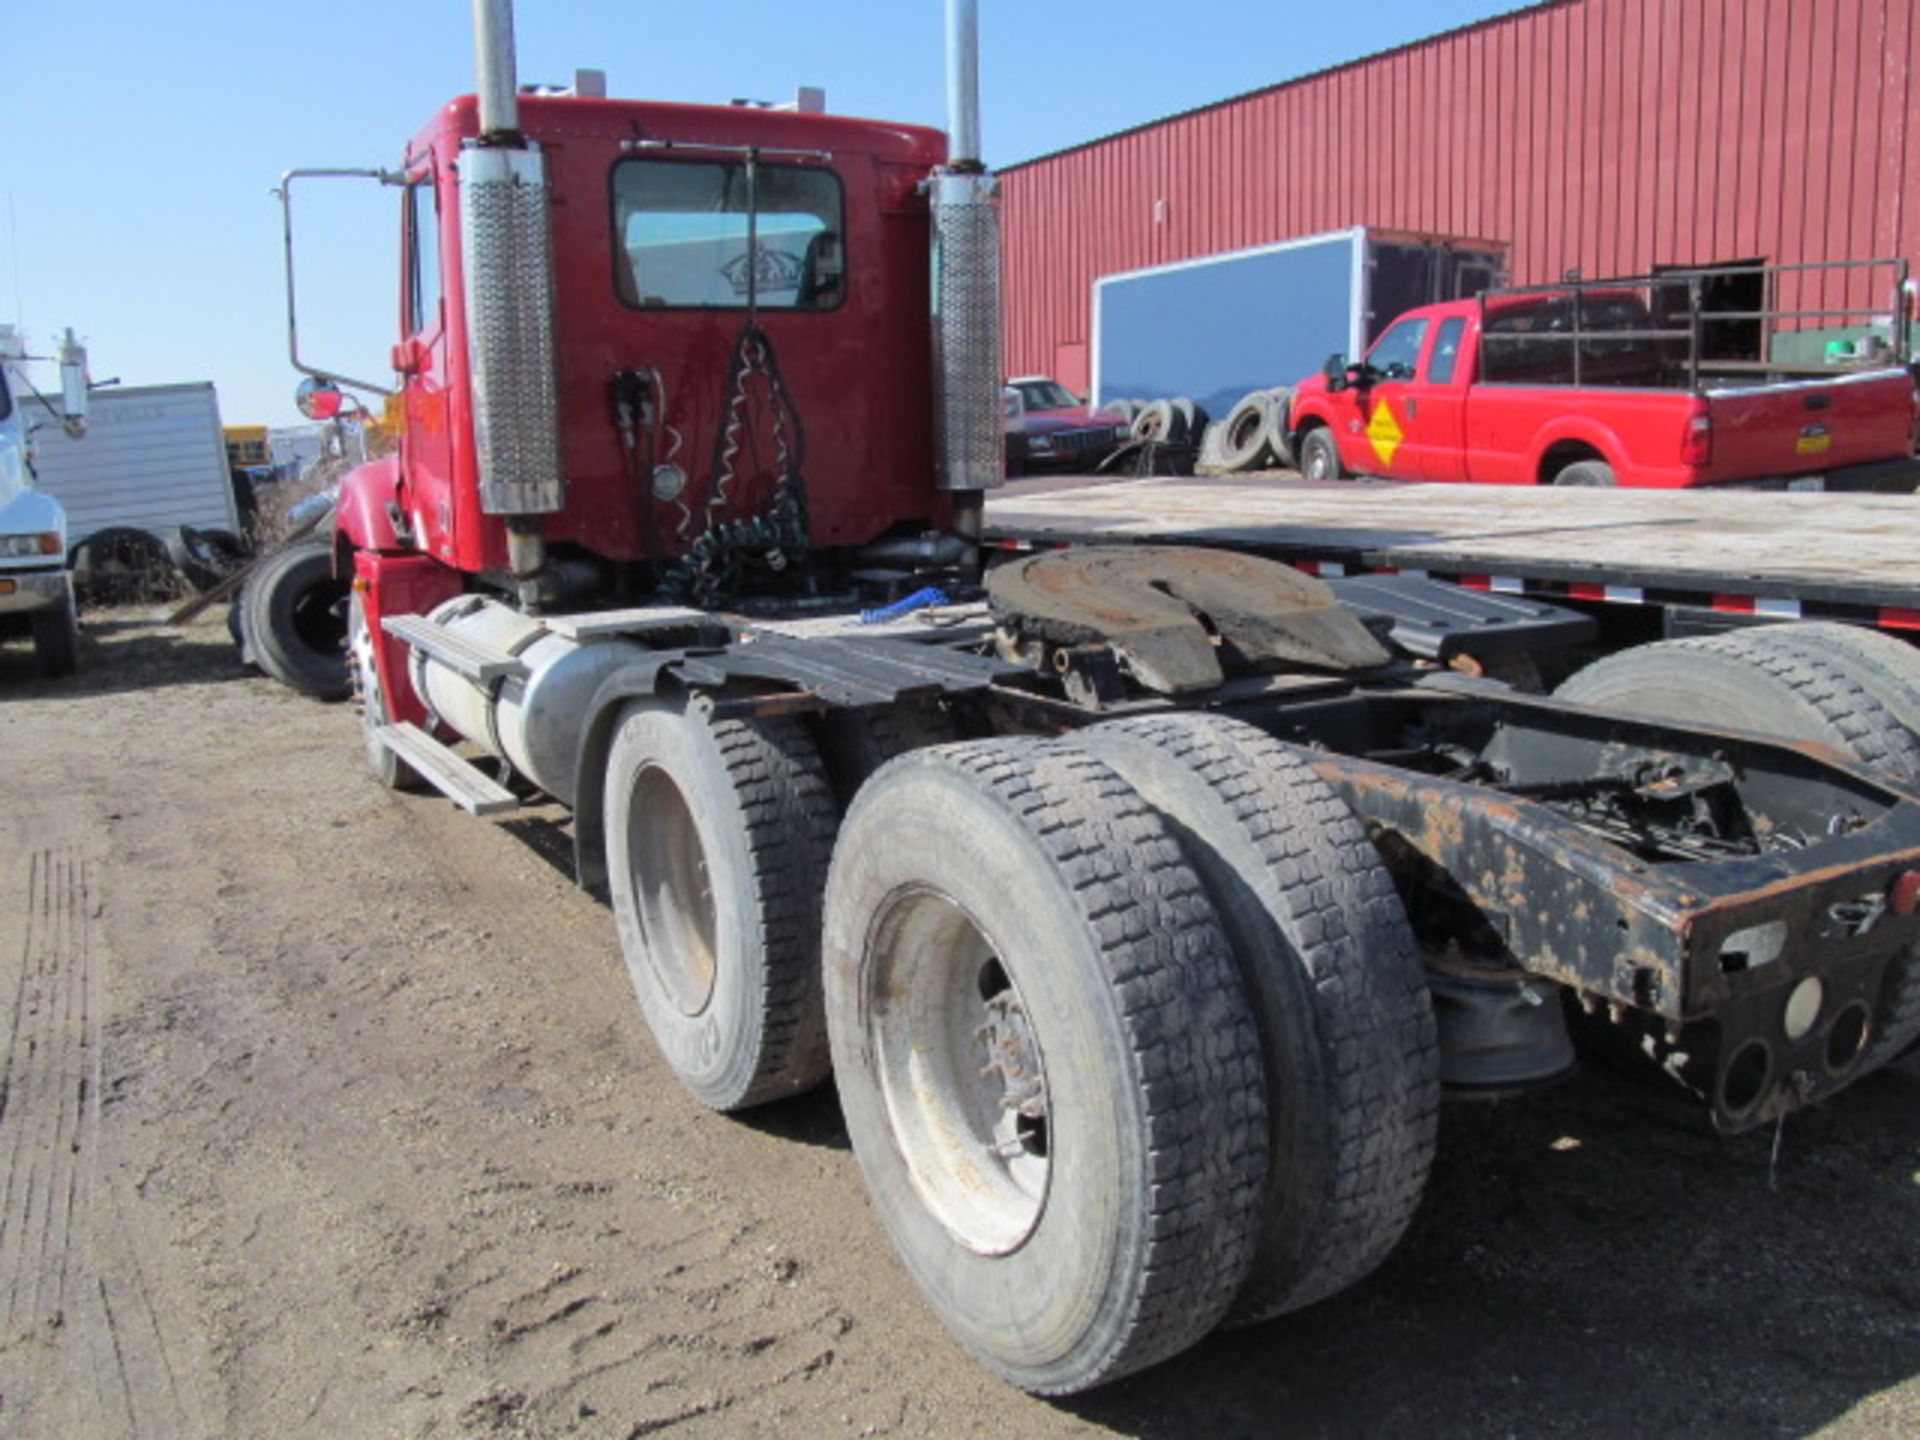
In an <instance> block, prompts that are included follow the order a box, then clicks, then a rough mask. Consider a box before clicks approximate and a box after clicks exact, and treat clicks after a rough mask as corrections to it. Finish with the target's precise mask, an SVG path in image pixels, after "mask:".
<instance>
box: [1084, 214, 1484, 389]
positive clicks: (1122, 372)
mask: <svg viewBox="0 0 1920 1440" xmlns="http://www.w3.org/2000/svg"><path fill="white" fill-rule="evenodd" d="M1506 260H1507V247H1506V246H1505V245H1503V244H1499V243H1496V242H1493V241H1486V240H1466V239H1443V238H1438V237H1434V236H1425V235H1406V234H1400V233H1398V232H1394V231H1387V230H1372V229H1368V228H1367V227H1365V226H1358V227H1355V228H1353V229H1350V230H1335V231H1330V232H1328V233H1326V234H1323V235H1307V236H1303V237H1301V238H1299V239H1295V240H1286V241H1282V242H1281V243H1279V244H1276V245H1261V246H1256V247H1255V248H1253V249H1250V250H1234V251H1229V252H1227V253H1225V254H1220V255H1207V256H1203V257H1201V258H1200V259H1197V260H1181V261H1177V262H1175V263H1173V264H1170V265H1155V266H1150V267H1149V268H1147V269H1145V270H1128V271H1125V272H1123V273H1120V274H1115V275H1104V276H1102V277H1101V278H1099V279H1098V280H1096V281H1094V284H1093V399H1094V402H1095V403H1096V404H1101V405H1104V404H1106V403H1108V402H1109V401H1112V400H1115V399H1119V398H1122V397H1126V398H1138V399H1144V400H1154V399H1164V398H1167V397H1170V396H1175V395H1185V396H1188V397H1190V398H1191V399H1193V400H1194V401H1196V402H1197V403H1198V404H1199V405H1200V406H1201V407H1202V408H1204V409H1205V410H1206V411H1207V412H1208V413H1209V414H1211V415H1214V416H1216V417H1224V416H1225V415H1226V414H1227V412H1228V411H1230V410H1231V409H1232V408H1233V406H1234V404H1235V402H1237V401H1238V400H1239V399H1240V398H1241V397H1242V396H1243V395H1246V394H1248V393H1249V392H1251V391H1254V390H1263V389H1266V388H1268V387H1270V386H1275V385H1291V384H1292V383H1293V382H1294V381H1296V380H1298V379H1300V378H1301V377H1302V376H1304V375H1310V374H1312V373H1313V372H1314V371H1316V370H1318V369H1319V368H1320V365H1321V362H1323V361H1324V360H1325V359H1326V358H1327V356H1328V355H1329V354H1331V353H1332V352H1334V351H1336V350H1338V351H1342V352H1344V353H1345V354H1348V355H1358V354H1360V353H1361V352H1363V351H1364V350H1365V349H1366V348H1367V346H1368V345H1369V344H1370V343H1371V342H1372V341H1373V339H1374V338H1375V337H1376V336H1378V335H1379V333H1380V332H1381V331H1382V330H1384V329H1386V327H1387V325H1388V324H1389V323H1390V322H1391V321H1392V320H1394V319H1395V318H1396V317H1397V316H1399V315H1400V314H1401V313H1402V312H1403V311H1406V310H1410V309H1412V308H1413V307H1414V306H1416V305H1429V304H1432V303H1433V302H1434V301H1436V300H1453V299H1458V298H1462V297H1465V296H1469V295H1477V294H1479V293H1480V291H1482V290H1485V289H1486V288H1488V287H1489V286H1491V285H1493V284H1496V283H1497V282H1498V281H1499V279H1500V277H1501V276H1502V274H1503V273H1504V272H1505V269H1506Z"/></svg>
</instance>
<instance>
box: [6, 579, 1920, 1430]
mask: <svg viewBox="0 0 1920 1440" xmlns="http://www.w3.org/2000/svg"><path fill="white" fill-rule="evenodd" d="M83 663H84V667H85V668H84V671H83V673H82V674H81V675H80V676H78V677H77V678H75V679H73V680H70V681H63V682H57V683H45V682H42V681H39V680H38V679H36V678H34V671H33V668H32V661H31V656H30V653H29V652H28V651H27V650H25V649H24V648H21V647H17V646H16V647H8V648H6V649H5V650H0V755H3V756H4V763H5V770H4V780H0V794H4V797H5V802H6V803H5V805H4V807H0V1003H4V1004H5V1005H6V1007H7V1008H6V1013H5V1015H3V1016H0V1033H4V1034H6V1036H7V1042H6V1044H7V1048H6V1052H5V1055H4V1064H5V1073H4V1090H3V1091H0V1185H4V1187H5V1188H4V1191H0V1434H4V1435H7V1436H9V1437H15V1440H34V1437H69V1436H86V1437H115V1436H136V1435H137V1436H141V1437H165V1436H203V1435H204V1436H276V1437H283V1436H327V1437H341V1436H386V1435H392V1436H418V1437H440V1436H447V1437H452V1436H463V1437H485V1436H573V1435H578V1436H595V1437H600V1436H608V1437H633V1436H645V1435H652V1434H658V1433H667V1432H670V1433H672V1434H673V1435H674V1436H676V1437H688V1440H692V1437H712V1436H736V1435H776V1434H777V1435H807V1436H816V1435H818V1436H834V1435H844V1436H942V1437H944V1436H960V1435H992V1436H996V1437H1004V1436H1009V1435H1017V1436H1040V1437H1053V1436H1082V1435H1104V1434H1115V1435H1129V1436H1141V1437H1166V1440H1174V1437H1180V1440H1186V1437H1191V1436H1195V1435H1205V1436H1207V1437H1210V1440H1212V1437H1220V1440H1228V1437H1235V1436H1255V1435H1258V1436H1262V1437H1267V1436H1275V1435H1284V1436H1288V1437H1315V1436H1369V1437H1372V1436H1398V1435H1408V1436H1420V1437H1423V1440H1448V1437H1469V1436H1471V1437H1483V1436H1614V1435H1618V1436H1633V1437H1641V1436H1647V1435H1681V1434H1684V1435H1691V1436H1698V1435H1737V1436H1756V1435H1757V1436H1770V1435H1808V1434H1831V1435H1843V1436H1874V1437H1911V1436H1914V1435H1916V1434H1920V1103H1916V1102H1920V1067H1916V1065H1915V1064H1914V1062H1912V1061H1909V1062H1906V1063H1905V1064H1904V1065H1903V1066H1902V1067H1899V1068H1897V1069H1895V1070H1894V1071H1893V1072H1891V1073H1887V1074H1884V1075H1882V1076H1880V1077H1877V1078H1875V1079H1874V1080H1872V1081H1869V1082H1867V1083H1865V1084H1863V1085H1861V1086H1859V1087H1857V1088H1856V1089H1855V1090H1854V1091H1853V1092H1851V1093H1849V1094H1848V1095H1846V1096H1843V1097H1841V1098H1840V1099H1839V1100H1838V1101H1836V1102H1835V1103H1833V1104H1831V1105H1829V1106H1827V1107H1825V1108H1823V1109H1821V1110H1818V1111H1816V1112H1814V1113H1811V1114H1808V1115H1805V1116H1802V1117H1799V1118H1797V1119H1796V1120H1795V1121H1793V1122H1792V1123H1791V1124H1790V1125H1789V1126H1788V1127H1787V1129H1786V1131H1785V1133H1784V1136H1783V1137H1782V1144H1781V1149H1780V1156H1779V1161H1778V1165H1777V1167H1774V1166H1771V1165H1770V1163H1769V1161H1770V1155H1771V1150H1772V1146H1773V1140H1774V1137H1773V1136H1772V1135H1771V1134H1764V1135H1754V1136H1748V1137H1743V1138H1740V1139H1737V1140H1731V1141H1726V1140H1718V1139H1715V1138H1713V1137H1712V1136H1710V1135H1707V1134H1704V1133H1702V1132H1701V1130H1700V1129H1699V1128H1697V1127H1696V1125H1695V1124H1694V1122H1693V1119H1692V1117H1691V1116H1690V1115H1689V1114H1688V1113H1687V1112H1686V1111H1685V1110H1684V1109H1680V1108H1676V1107H1674V1106H1672V1105H1670V1104H1669V1103H1668V1102H1667V1101H1666V1100H1665V1098H1664V1097H1663V1096H1661V1095H1660V1094H1659V1093H1658V1092H1655V1091H1651V1090H1647V1089H1644V1088H1641V1087H1640V1086H1639V1085H1637V1084H1634V1083H1631V1082H1627V1081H1623V1080H1621V1079H1619V1078H1617V1077H1614V1076H1611V1075H1608V1074H1604V1073H1590V1074H1587V1075H1585V1076H1583V1077H1582V1078H1580V1079H1577V1080H1575V1081H1573V1082H1571V1083H1569V1084H1567V1085H1565V1086H1563V1087H1561V1088H1560V1089H1558V1090H1556V1091H1554V1092H1553V1093H1551V1094H1549V1095H1546V1096H1541V1097H1536V1098H1534V1099H1532V1100H1530V1101H1527V1102H1524V1103H1513V1104H1510V1105H1505V1106H1477V1107H1455V1108H1450V1109H1449V1110H1448V1111H1447V1112H1446V1115H1445V1120H1444V1125H1443V1135H1442V1146H1441V1159H1440V1164H1439V1168H1438V1172H1437V1174H1436V1176H1435V1179H1434V1183H1433V1186H1432V1189H1431V1191H1430V1193H1429V1195H1428V1198H1427V1202H1426V1204H1425V1206H1424V1207H1423V1209H1422V1211H1421V1213H1420V1215H1419V1218H1418V1219H1417V1220H1416V1222H1415V1225H1414V1229H1413V1232H1412V1234H1411V1235H1410V1236H1409V1238H1408V1239H1407V1241H1406V1243H1405V1244H1404V1245H1402V1246H1401V1248H1400V1250H1399V1251H1398V1252H1397V1253H1396V1254H1395V1255H1394V1257H1393V1258H1392V1259H1391V1260H1390V1261H1389V1262H1388V1263H1387V1265H1386V1267H1385V1268H1384V1269H1383V1270H1382V1271H1381V1272H1380V1273H1379V1274H1378V1275H1376V1276H1375V1277H1374V1278H1373V1279H1372V1280H1370V1281H1368V1282H1367V1283H1365V1284H1363V1285H1362V1286H1360V1287H1359V1288H1358V1289H1356V1290H1354V1291H1352V1292H1350V1293H1349V1294H1347V1295H1345V1296H1342V1297H1340V1298H1338V1299H1335V1300H1333V1301H1331V1302H1328V1303H1326V1304H1323V1305H1320V1306H1317V1307H1315V1308H1313V1309H1311V1310H1309V1311H1307V1312H1305V1313H1303V1314H1300V1315H1297V1316H1293V1317H1290V1318H1288V1319H1285V1320H1282V1321H1279V1322H1276V1323H1273V1324H1269V1325H1266V1326H1262V1327H1259V1328H1257V1329H1252V1330H1246V1331H1240V1332H1236V1333H1232V1334H1225V1335H1220V1336H1217V1337H1215V1338H1214V1339H1212V1340H1210V1341H1208V1342H1207V1343H1206V1344H1204V1345H1202V1346H1201V1347H1199V1348H1198V1349H1197V1350H1195V1351H1193V1352H1191V1353H1190V1354H1189V1355H1187V1356H1185V1357H1183V1358H1181V1359H1179V1360H1176V1361H1175V1362H1173V1363H1171V1364H1169V1365H1166V1366H1163V1367H1161V1368H1160V1369H1158V1370H1155V1371H1152V1372H1150V1373H1148V1374H1146V1375H1144V1376H1140V1377H1136V1378H1134V1379H1131V1380H1129V1381H1126V1382H1124V1383H1122V1384H1120V1385H1117V1386H1114V1387H1112V1388H1111V1389H1108V1390H1103V1391H1099V1392H1096V1393H1095V1394H1093V1395H1091V1396H1087V1397H1083V1398H1081V1399H1079V1400H1077V1401H1074V1402H1071V1403H1067V1404H1050V1403H1045V1402H1041V1401H1036V1400H1032V1399H1029V1398H1027V1397H1025V1396H1022V1395H1019V1394H1017V1393H1015V1392H1013V1391H1010V1390H1008V1389H1006V1388H1005V1387H1003V1386H1001V1385H999V1384H998V1383H997V1382H995V1381H992V1380H990V1379H988V1378H987V1377H986V1376H984V1375H983V1374H981V1373H980V1372H978V1371H976V1370H975V1369H974V1368H973V1367H972V1366H971V1365H970V1364H969V1363H968V1362H967V1361H966V1360H965V1359H964V1358H962V1357H961V1356H960V1354H959V1353H958V1352H957V1351H956V1350H955V1349H954V1348H953V1347H952V1346H951V1345H950V1344H949V1343H948V1342H947V1341H946V1339H945V1338H944V1336H943V1335H942V1333H941V1332H940V1330H939V1328H938V1326H937V1325H936V1324H935V1323H934V1322H933V1321H932V1319H931V1318H930V1317H929V1316H928V1314H927V1313H926V1312H925V1311H924V1310H923V1309H922V1308H921V1306H920V1305H919V1303H918V1302H917V1300H916V1298H915V1296H914V1295H913V1293H912V1291H911V1289H910V1287H909V1285H908V1282H907V1281H906V1279H905V1277H904V1276H903V1274H902V1272H901V1271H900V1270H899V1269H898V1267H897V1266H896V1265H895V1264H894V1262H893V1259H892V1257H891V1255H890V1254H889V1253H888V1251H887V1249H886V1247H885V1245H884V1244H883V1242H882V1241H881V1240H880V1238H879V1234H878V1231H877V1229H876V1227H875V1226H874V1225H873V1224H872V1222H871V1220H870V1219H869V1217H868V1216H867V1214H866V1213H865V1201H864V1198H863V1196H862V1193H861V1189H860V1182H859V1177H858V1175H857V1174H856V1172H855V1169H854V1165H853V1162H852V1157H851V1156H850V1155H849V1153H848V1151H847V1148H846V1139H845V1135H844V1132H843V1130H842V1127H841V1123H840V1118H839V1114H838V1111H837V1109H836V1107H835V1103H834V1100H833V1097H832V1095H831V1093H830V1092H829V1093H825V1094H820V1095H816V1096H811V1097H807V1098H804V1099H801V1100H798V1101H793V1102H789V1103H786V1104H782V1105H779V1106H775V1107H772V1108H770V1109H768V1110H766V1111H764V1112H762V1113H759V1114H757V1115H755V1116H753V1117H752V1118H750V1119H748V1120H744V1121H742V1120H726V1119H722V1118H719V1117H716V1116H713V1115H709V1114H706V1113H704V1112H702V1111H701V1110H699V1109H698V1108H697V1107H696V1106H694V1105H693V1104H692V1103H691V1102H689V1101H688V1100H686V1099H685V1098H683V1097H682V1095H681V1094H680V1092H679V1091H678V1090H677V1089H676V1088H675V1086H674V1084H673V1082H672V1081H671V1079H670V1078H669V1076H668V1075H667V1072H666V1070H665V1069H664V1067H663V1066H662V1064H661V1063H660V1061H659V1059H658V1058H657V1056H656V1055H655V1053H654V1051H653V1049H652V1046H651V1044H650V1042H649V1040H648V1038H647V1035H646V1033H645V1031H644V1030H643V1028H642V1027H641V1026H640V1024H639V1023H638V1017H637V1011H636V1009H635V1007H634V1005H633V1002H632V1000H631V997H630V994H629V992H628V990H627V981H626V977H625V973H624V971H623V969H622V967H621V965H620V961H619V957H618V955H617V953H616V951H615V948H614V945H613V941H612V925H611V922H610V917H609V916H608V915H607V914H606V913H605V912H604V911H603V910H602V909H601V907H600V906H598V905H597V904H596V903H595V902H593V901H592V900H591V899H589V898H587V897H586V896H584V895H582V894H581V893H579V892H578V891H576V890H575V889H574V888H573V887H572V885H571V884H570V883H569V880H568V878H567V876H566V875H565V873H564V865H565V862H566V857H567V854H568V849H569V844H570V842H569V839H568V835H567V831H566V828H565V817H564V816H563V815H562V814H560V813H559V812H556V811H546V812H541V811H536V812H533V813H532V814H531V815H527V816H523V817H521V818H515V819H510V820H507V821H505V822H503V823H486V822H480V821H475V820H471V819H469V818H467V817H465V816H463V815H460V814H459V813H457V812H456V811H454V810H452V809H451V807H449V806H447V805H446V804H445V803H444V802H442V801H440V800H438V799H435V798H431V797H415V796H398V795H392V794H389V793H387V792H384V791H382V790H380V789H378V788H377V787H375V786H374V785H373V784H371V783H370V782H368V781H366V780H365V779H363V777H362V775H361V772H360V768H359V763H360V762H359V754H358V744H357V736H356V733H355V724H356V722H355V718H354V716H353V714H352V712H351V711H350V710H348V709H346V708H345V707H327V706H321V705H317V704H314V703H312V702H309V701H306V700H302V699H300V698H298V697H296V696H294V695H292V694H290V693H289V692H287V691H285V690H282V689H280V688H279V687H278V686H276V685H273V684H272V683H270V682H268V681H266V680H263V679H261V678H259V677H257V676H253V675H250V674H248V673H247V672H244V671H242V670H241V669H240V668H239V666H238V665H237V664H236V663H235V662H234V661H233V659H232V655H231V651H230V648H229V646H228V644H227V641H226V633H225V630H224V626H223V616H222V615H221V614H220V613H219V612H218V611H216V612H215V613H214V614H213V615H212V616H210V617H208V618H207V619H205V620H204V621H203V622H202V623H200V624H198V625H195V626H193V627H190V628H188V629H186V630H184V631H170V630H167V629H165V628H163V627H161V626H159V625H158V624H157V623H155V616H154V614H153V613H149V612H135V611H120V612H109V613H106V614H100V615H94V616H91V617H89V623H88V625H87V635H86V642H85V652H84V656H83Z"/></svg>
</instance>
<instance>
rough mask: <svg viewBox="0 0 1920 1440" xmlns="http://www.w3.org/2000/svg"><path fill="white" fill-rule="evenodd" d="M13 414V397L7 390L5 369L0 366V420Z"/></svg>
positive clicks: (3, 366)
mask: <svg viewBox="0 0 1920 1440" xmlns="http://www.w3.org/2000/svg"><path fill="white" fill-rule="evenodd" d="M12 413H13V396H12V394H11V393H9V392H8V390H7V367H6V366H5V365H0V420H4V419H6V418H7V417H8V416H9V415H11V414H12Z"/></svg>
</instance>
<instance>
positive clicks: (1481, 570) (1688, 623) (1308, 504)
mask: <svg viewBox="0 0 1920 1440" xmlns="http://www.w3.org/2000/svg"><path fill="white" fill-rule="evenodd" d="M987 537H988V539H989V541H990V542H991V543H993V544H994V545H996V546H998V547H999V548H1002V549H1012V550H1026V549H1034V548H1041V547H1046V546H1051V545H1062V544H1087V543H1096V544H1112V543H1133V544H1142V543H1151V544H1169V543H1181V544H1198V545H1207V546H1214V547H1219V548H1225V549H1233V550H1240V551H1245V552H1248V553H1251V554H1258V555H1262V556H1265V557H1267V558H1270V559H1274V560H1280V561H1284V562H1286V563H1287V564H1290V565H1293V566H1295V567H1296V568H1298V569H1301V570H1304V571H1306V572H1307V573H1309V574H1314V575H1320V576H1323V577H1329V578H1331V577H1339V576H1349V575H1363V574H1383V573H1402V574H1406V573H1412V574H1424V575H1431V576H1433V577H1435V578H1437V579H1443V580H1450V581H1454V582H1456V583H1458V584H1461V585H1464V586H1467V587H1469V588H1472V589H1476V590H1481V591H1491V592H1494V593H1497V594H1508V595H1526V596H1530V597H1534V598H1537V599H1541V600H1546V601H1550V602H1552V603H1554V604H1560V605H1568V604H1571V605H1573V606H1575V607H1576V608H1581V609H1585V610H1587V611H1588V612H1589V613H1591V614H1593V615H1595V616H1596V617H1597V618H1599V619H1600V620H1601V622H1602V625H1603V627H1604V628H1605V630H1606V632H1607V633H1608V634H1609V635H1611V636H1613V637H1614V638H1616V639H1617V640H1618V641H1620V642H1622V643H1624V642H1629V641H1633V640H1642V639H1648V638H1653V637H1655V636H1679V635H1686V634H1694V633H1700V632H1702V631H1711V630H1718V629H1726V628H1729V627H1732V626H1735V625H1740V624H1745V623H1752V622H1755V621H1765V620H1843V621H1848V622H1851V623H1854V624H1864V625H1871V626H1874V627H1876V628H1879V629H1885V630H1889V631H1893V632H1896V633H1902V632H1904V633H1905V634H1906V635H1907V636H1909V637H1910V638H1920V569H1916V568H1915V566H1914V550H1915V546H1916V544H1920V498H1916V497H1914V496H1909V495H1878V494H1847V493H1825V492H1798V491H1741V492H1739V493H1737V494H1727V493H1719V492H1678V491H1634V490H1595V489H1583V490H1556V489H1552V488H1543V489H1539V490H1521V489H1514V488H1511V487H1507V486H1476V485H1433V484H1402V483H1397V482H1394V481H1342V482H1314V481H1309V480H1303V479H1246V478H1236V479H1233V480H1223V479H1215V478H1204V477H1195V478H1184V477H1156V478H1149V479H1139V480H1126V481H1108V482H1098V481H1094V480H1090V479H1087V480H1071V479H1055V480H1052V481H1040V482H1023V483H1018V484H1013V485H1009V486H1008V487H1007V488H1005V489H1004V490H1001V491H998V492H996V493H995V495H994V496H993V498H992V499H991V500H990V501H989V503H988V507H987Z"/></svg>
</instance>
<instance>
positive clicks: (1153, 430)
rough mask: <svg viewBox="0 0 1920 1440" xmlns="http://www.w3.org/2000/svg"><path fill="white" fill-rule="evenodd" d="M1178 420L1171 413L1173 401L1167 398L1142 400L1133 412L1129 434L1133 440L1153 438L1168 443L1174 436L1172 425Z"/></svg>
mask: <svg viewBox="0 0 1920 1440" xmlns="http://www.w3.org/2000/svg"><path fill="white" fill-rule="evenodd" d="M1178 423H1179V421H1178V420H1177V419H1176V418H1175V416H1174V413H1173V403H1172V402H1171V401H1168V400H1147V401H1143V402H1142V403H1141V405H1140V408H1139V409H1138V410H1136V411H1134V412H1133V424H1132V427H1131V434H1132V436H1133V438H1134V439H1135V440H1154V441H1159V442H1161V443H1170V442H1171V441H1172V440H1173V439H1174V438H1175V437H1174V433H1173V431H1174V426H1175V425H1177V424H1178Z"/></svg>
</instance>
